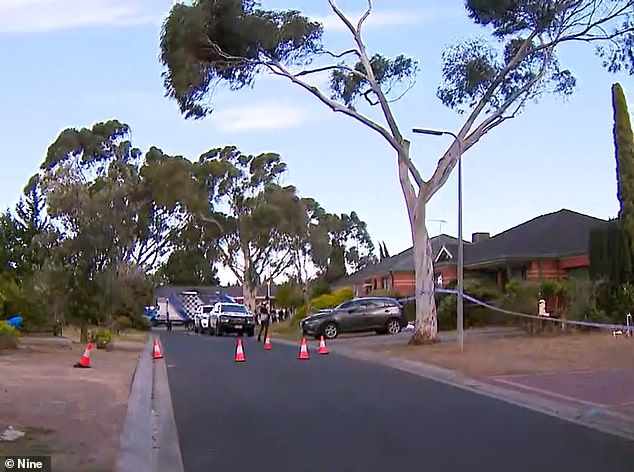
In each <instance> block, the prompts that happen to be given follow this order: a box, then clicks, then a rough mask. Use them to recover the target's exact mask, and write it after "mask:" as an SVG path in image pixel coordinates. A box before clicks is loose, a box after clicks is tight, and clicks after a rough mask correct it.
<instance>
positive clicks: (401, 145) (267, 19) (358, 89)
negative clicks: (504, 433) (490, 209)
mask: <svg viewBox="0 0 634 472" xmlns="http://www.w3.org/2000/svg"><path fill="white" fill-rule="evenodd" d="M328 4H329V6H330V8H331V10H332V12H333V13H334V14H335V15H336V16H337V17H338V18H339V20H340V21H341V22H342V23H343V25H344V26H345V27H346V29H347V30H348V31H349V32H350V35H351V37H352V39H353V43H354V46H353V47H352V48H350V49H348V50H344V51H340V52H336V51H329V50H328V49H326V48H325V46H324V44H323V42H322V39H323V38H322V35H323V28H322V27H321V25H320V24H319V23H316V22H315V21H313V20H311V19H309V18H308V17H307V16H305V15H302V14H301V13H300V12H298V11H283V10H266V9H263V8H260V7H259V6H258V5H256V3H255V2H253V1H251V0H242V1H240V0H197V1H195V2H193V4H192V5H188V6H186V5H177V6H175V7H174V8H173V9H172V11H171V13H170V15H169V17H168V18H167V20H166V21H165V23H164V27H163V31H162V35H161V52H162V55H161V60H162V62H163V64H164V65H165V67H166V71H165V74H164V81H165V87H166V90H167V93H168V96H170V97H171V98H174V99H175V100H176V101H177V102H178V104H179V106H180V108H181V111H182V113H183V114H184V115H185V116H187V117H201V116H205V115H206V114H207V113H209V112H210V111H211V110H212V108H211V107H210V105H209V103H210V100H209V99H210V98H211V96H212V95H213V90H214V89H215V85H216V84H218V83H226V84H228V85H229V86H230V88H231V89H233V90H238V89H241V88H243V87H245V86H247V85H251V84H252V83H253V81H254V80H255V77H256V75H257V74H258V73H259V72H269V73H272V74H275V75H277V76H281V77H285V78H286V79H288V80H289V81H290V82H292V83H293V84H295V85H296V86H299V87H301V88H303V89H304V90H306V91H307V92H308V93H310V94H311V95H313V96H314V97H315V98H316V99H317V100H319V101H320V102H322V103H323V104H325V105H326V106H327V107H329V108H330V109H331V110H332V111H334V112H338V113H342V114H345V115H347V116H350V117H351V118H353V119H355V120H356V121H358V122H360V123H362V124H363V125H365V126H366V127H368V128H369V129H371V130H373V131H375V132H377V133H378V134H379V135H381V136H382V137H383V138H384V139H385V140H386V141H387V143H388V144H389V145H390V146H391V147H392V148H393V149H394V150H395V151H396V155H397V165H398V171H399V174H398V175H399V183H400V186H401V189H402V191H403V196H404V199H405V202H406V206H407V210H408V216H409V222H410V227H411V234H412V242H413V243H414V259H415V261H414V262H415V268H416V274H417V276H416V279H417V280H416V290H417V294H416V296H417V317H416V330H415V333H414V336H413V339H416V340H418V341H421V342H423V341H424V342H429V341H433V340H436V339H437V319H436V308H435V304H434V298H433V296H432V292H433V288H434V282H433V267H432V264H433V261H432V256H431V247H430V244H429V237H428V234H427V231H426V228H425V209H426V208H425V205H426V203H427V202H428V201H429V200H430V199H431V198H432V197H433V196H434V195H435V193H436V192H437V191H438V190H439V189H440V188H441V187H442V186H443V185H444V184H445V183H446V182H447V179H448V178H449V175H450V173H451V171H452V170H453V169H454V167H455V166H456V164H457V162H458V158H459V155H462V154H464V153H465V152H466V151H468V150H469V149H470V148H471V147H472V146H474V145H475V144H476V143H477V142H478V141H479V140H480V139H481V138H482V137H483V136H485V135H486V134H487V133H489V132H490V131H491V130H493V129H494V128H496V127H497V126H499V125H500V124H502V123H503V122H505V121H507V120H509V119H512V118H514V117H515V116H517V114H518V113H519V112H520V111H521V110H522V109H523V108H524V106H525V105H526V103H527V102H529V101H531V100H532V101H536V100H538V99H539V98H540V97H542V96H543V95H544V94H546V93H553V94H558V95H562V96H564V97H565V96H568V95H570V94H571V93H572V92H573V90H574V87H575V84H576V79H575V77H574V75H573V73H572V72H571V71H570V70H568V69H567V68H566V67H565V66H563V65H561V64H560V63H559V60H558V57H557V51H558V49H559V48H560V46H563V45H565V44H567V43H575V42H576V43H591V44H593V45H595V46H597V47H598V48H599V51H598V52H599V55H600V56H601V57H602V58H603V61H604V66H605V67H606V68H607V69H608V70H610V71H617V70H621V69H627V70H629V71H630V72H632V71H633V69H632V64H634V50H633V49H632V45H633V44H634V41H633V40H632V38H633V36H632V30H633V24H632V14H633V13H634V9H633V8H632V7H633V6H634V0H546V1H543V0H504V1H498V0H466V2H465V7H466V10H467V14H468V15H469V17H470V18H471V19H472V20H473V21H474V23H476V24H477V25H480V26H482V27H486V28H487V29H488V30H489V31H490V32H491V37H490V38H489V40H488V41H487V40H485V39H467V40H466V41H463V42H461V43H459V44H457V45H455V46H452V47H450V48H449V49H447V50H446V51H445V53H444V54H443V57H442V64H443V66H442V77H443V80H442V83H441V84H440V86H439V88H438V90H437V95H438V97H439V99H440V100H441V101H442V103H443V104H445V105H446V106H447V107H449V108H451V109H454V110H456V111H458V112H459V113H461V114H464V115H465V119H464V122H463V124H462V126H461V127H460V129H459V130H458V131H457V132H456V133H455V135H456V137H457V139H456V141H455V142H454V143H452V144H451V145H450V146H449V147H448V148H447V150H446V151H445V152H444V154H443V155H442V156H441V158H440V159H439V161H438V164H437V166H436V168H435V169H434V171H433V173H432V175H431V177H429V178H428V179H424V178H423V176H422V175H421V174H420V172H419V170H418V169H417V167H416V165H415V164H414V162H413V160H412V158H411V156H410V147H409V142H408V141H407V140H406V139H405V138H404V136H403V133H402V132H401V130H400V129H399V126H398V122H397V120H396V118H395V116H394V114H393V111H392V108H391V106H390V104H391V102H392V101H394V100H396V99H399V98H401V97H402V95H403V92H402V91H401V93H400V95H396V96H394V94H393V91H394V90H395V89H398V88H400V89H401V90H402V89H403V88H404V89H405V91H407V89H408V88H409V87H410V86H411V85H412V82H413V80H414V78H415V76H416V73H417V71H418V66H417V63H416V61H414V60H413V59H411V58H408V57H406V56H404V55H397V56H396V57H395V58H393V59H391V58H387V57H385V56H383V55H381V54H380V53H374V54H371V53H369V52H368V50H367V46H366V44H365V42H364V40H363V35H362V29H363V25H364V22H365V21H366V20H367V18H368V17H369V16H370V15H371V13H372V1H371V0H368V1H367V9H366V11H365V12H364V13H363V15H362V16H361V18H360V19H359V21H358V22H356V24H355V23H353V22H352V21H351V20H350V19H349V18H348V17H347V16H346V15H345V14H344V13H343V11H342V10H341V9H340V8H339V7H338V6H337V4H336V2H335V1H334V0H328ZM325 57H328V58H329V59H331V62H324V61H323V58H325ZM311 61H315V62H319V64H318V65H313V64H311ZM298 67H299V69H300V70H299V71H296V70H295V69H296V68H298ZM324 71H327V72H330V74H331V80H330V84H329V85H330V91H329V93H328V92H327V91H322V90H319V89H318V88H317V87H315V86H313V85H310V84H309V83H308V82H306V77H308V76H310V75H311V74H315V73H318V72H324ZM361 98H363V99H365V100H364V103H365V105H367V106H370V107H377V108H378V109H379V110H380V116H381V121H378V120H373V119H371V118H370V117H369V116H368V115H366V114H364V113H363V112H362V111H360V109H357V102H358V101H359V99H361ZM338 258H339V260H340V261H341V260H343V259H345V257H344V256H343V255H342V254H341V251H339V254H338Z"/></svg>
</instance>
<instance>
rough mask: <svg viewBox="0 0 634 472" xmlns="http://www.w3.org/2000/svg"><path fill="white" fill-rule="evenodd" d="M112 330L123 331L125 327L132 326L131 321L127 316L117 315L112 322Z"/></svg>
mask: <svg viewBox="0 0 634 472" xmlns="http://www.w3.org/2000/svg"><path fill="white" fill-rule="evenodd" d="M112 327H113V329H114V331H115V332H116V333H117V334H119V333H122V332H124V331H125V330H126V329H130V328H132V321H131V320H130V318H128V317H127V316H117V318H116V319H115V320H114V323H113V324H112Z"/></svg>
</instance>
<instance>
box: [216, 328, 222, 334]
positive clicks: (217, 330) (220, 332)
mask: <svg viewBox="0 0 634 472" xmlns="http://www.w3.org/2000/svg"><path fill="white" fill-rule="evenodd" d="M216 336H222V330H221V329H220V326H216Z"/></svg>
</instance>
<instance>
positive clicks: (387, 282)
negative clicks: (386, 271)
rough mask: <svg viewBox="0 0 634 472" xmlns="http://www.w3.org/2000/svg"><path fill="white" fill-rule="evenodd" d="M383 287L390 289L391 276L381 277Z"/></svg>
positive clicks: (383, 288)
mask: <svg viewBox="0 0 634 472" xmlns="http://www.w3.org/2000/svg"><path fill="white" fill-rule="evenodd" d="M381 289H382V290H390V289H391V287H390V278H389V277H383V278H382V279H381Z"/></svg>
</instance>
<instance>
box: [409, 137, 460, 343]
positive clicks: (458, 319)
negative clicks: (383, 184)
mask: <svg viewBox="0 0 634 472" xmlns="http://www.w3.org/2000/svg"><path fill="white" fill-rule="evenodd" d="M412 131H413V132H414V133H417V134H429V135H432V136H442V135H449V136H453V138H454V139H455V140H456V143H458V264H457V265H458V274H457V275H458V287H457V288H458V297H457V301H456V303H457V305H456V313H457V320H456V322H457V323H456V324H457V328H458V344H459V345H460V352H461V353H462V352H464V240H463V238H462V149H463V144H462V139H460V138H459V137H458V136H457V135H456V134H454V133H452V132H451V131H438V130H433V129H423V128H414V129H413V130H412Z"/></svg>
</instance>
